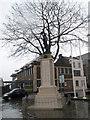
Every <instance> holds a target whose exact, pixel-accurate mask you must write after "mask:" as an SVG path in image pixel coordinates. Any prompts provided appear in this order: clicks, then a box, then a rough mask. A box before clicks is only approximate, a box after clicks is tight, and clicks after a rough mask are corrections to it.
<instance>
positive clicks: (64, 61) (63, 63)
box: [55, 54, 71, 67]
mask: <svg viewBox="0 0 90 120" xmlns="http://www.w3.org/2000/svg"><path fill="white" fill-rule="evenodd" d="M69 58H70V57H64V56H62V54H60V55H59V59H58V60H57V61H56V62H55V66H62V67H71V64H70V62H69Z"/></svg>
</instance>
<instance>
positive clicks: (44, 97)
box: [29, 86, 62, 109]
mask: <svg viewBox="0 0 90 120" xmlns="http://www.w3.org/2000/svg"><path fill="white" fill-rule="evenodd" d="M29 108H30V109H62V101H61V95H60V93H58V92H57V90H56V87H55V86H49V87H43V86H41V87H40V88H39V93H38V94H37V95H36V96H35V104H34V105H33V106H30V107H29Z"/></svg>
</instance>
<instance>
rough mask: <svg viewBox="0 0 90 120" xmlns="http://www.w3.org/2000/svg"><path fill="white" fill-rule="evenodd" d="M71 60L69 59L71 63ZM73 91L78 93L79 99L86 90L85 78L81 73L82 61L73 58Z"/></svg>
mask: <svg viewBox="0 0 90 120" xmlns="http://www.w3.org/2000/svg"><path fill="white" fill-rule="evenodd" d="M71 60H72V59H70V61H71ZM72 72H73V74H72V75H73V89H74V92H75V93H76V92H77V93H78V95H79V96H80V97H83V96H84V92H85V90H86V89H87V83H86V76H84V73H83V61H82V60H80V59H78V58H73V66H72Z"/></svg>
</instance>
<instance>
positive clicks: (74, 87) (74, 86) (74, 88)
mask: <svg viewBox="0 0 90 120" xmlns="http://www.w3.org/2000/svg"><path fill="white" fill-rule="evenodd" d="M70 47H71V63H72V77H73V90H74V98H77V97H76V85H75V79H74V69H73V56H72V45H71V41H70Z"/></svg>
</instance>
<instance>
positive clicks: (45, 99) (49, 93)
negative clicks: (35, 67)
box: [30, 54, 62, 109]
mask: <svg viewBox="0 0 90 120" xmlns="http://www.w3.org/2000/svg"><path fill="white" fill-rule="evenodd" d="M40 65H41V66H40V67H41V86H40V87H39V92H38V94H37V95H36V96H35V104H34V106H30V108H31V109H32V108H33V109H62V99H61V95H60V93H58V91H57V88H56V86H55V77H54V61H53V58H52V57H51V55H50V54H44V55H42V56H41V59H40Z"/></svg>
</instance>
